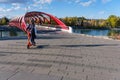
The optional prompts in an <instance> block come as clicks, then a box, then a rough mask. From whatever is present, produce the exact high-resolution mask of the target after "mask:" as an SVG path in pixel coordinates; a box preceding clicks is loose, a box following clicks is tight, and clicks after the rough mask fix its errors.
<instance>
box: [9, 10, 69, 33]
mask: <svg viewBox="0 0 120 80" xmlns="http://www.w3.org/2000/svg"><path fill="white" fill-rule="evenodd" d="M31 19H34V21H35V23H36V24H43V25H44V24H47V25H46V26H52V27H54V28H61V29H64V30H69V28H68V27H67V26H66V25H65V24H64V23H63V22H62V21H60V20H59V19H58V18H56V17H55V16H53V15H51V14H48V13H44V12H37V11H33V12H27V13H26V14H25V15H24V16H21V17H16V18H13V19H12V20H11V21H10V22H9V25H10V26H15V27H18V28H19V29H21V30H23V31H25V32H26V28H27V22H28V21H29V20H31ZM53 25H54V26H53Z"/></svg>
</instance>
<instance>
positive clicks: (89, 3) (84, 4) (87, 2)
mask: <svg viewBox="0 0 120 80" xmlns="http://www.w3.org/2000/svg"><path fill="white" fill-rule="evenodd" d="M95 1H96V0H89V1H86V2H80V5H82V6H90V5H91V4H92V3H94V2H95Z"/></svg>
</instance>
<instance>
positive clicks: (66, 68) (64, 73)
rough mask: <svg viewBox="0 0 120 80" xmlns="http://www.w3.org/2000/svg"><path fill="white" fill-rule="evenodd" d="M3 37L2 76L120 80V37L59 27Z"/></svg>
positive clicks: (29, 79)
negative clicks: (31, 35) (33, 35)
mask: <svg viewBox="0 0 120 80" xmlns="http://www.w3.org/2000/svg"><path fill="white" fill-rule="evenodd" d="M26 42H27V40H26V37H23V38H10V39H5V40H0V80H120V41H115V40H106V39H100V38H93V37H87V36H81V35H77V34H68V33H63V32H56V31H47V32H46V33H44V32H41V34H38V38H37V39H36V42H37V46H36V47H32V48H31V49H26Z"/></svg>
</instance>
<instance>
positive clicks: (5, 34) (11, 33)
mask: <svg viewBox="0 0 120 80" xmlns="http://www.w3.org/2000/svg"><path fill="white" fill-rule="evenodd" d="M73 33H77V34H86V35H91V36H110V35H111V34H112V35H113V34H116V33H120V30H95V29H73ZM1 35H2V36H1ZM25 35H26V34H25V33H24V32H23V31H2V32H1V31H0V38H1V37H11V36H25Z"/></svg>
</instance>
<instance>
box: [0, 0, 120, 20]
mask: <svg viewBox="0 0 120 80" xmlns="http://www.w3.org/2000/svg"><path fill="white" fill-rule="evenodd" d="M119 5H120V0H0V17H4V16H6V17H8V18H12V17H15V16H22V15H24V14H25V13H26V12H30V11H40V12H46V13H49V14H52V15H54V16H57V17H58V18H64V17H66V16H67V17H73V16H77V17H82V16H83V17H85V18H89V19H106V18H108V17H109V16H110V15H116V16H120V6H119Z"/></svg>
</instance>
